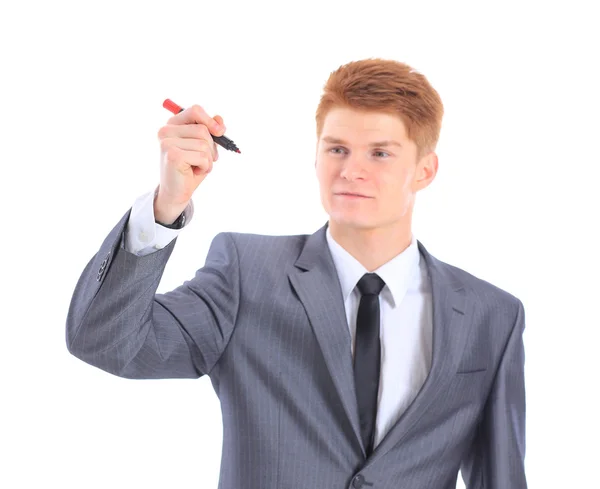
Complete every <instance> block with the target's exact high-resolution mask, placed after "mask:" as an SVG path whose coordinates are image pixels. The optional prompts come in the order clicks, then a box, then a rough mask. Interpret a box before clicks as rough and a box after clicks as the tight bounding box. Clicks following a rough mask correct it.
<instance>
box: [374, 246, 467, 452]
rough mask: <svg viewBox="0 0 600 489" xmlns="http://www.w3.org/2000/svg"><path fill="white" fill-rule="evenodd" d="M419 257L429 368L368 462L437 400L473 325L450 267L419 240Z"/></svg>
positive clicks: (399, 437)
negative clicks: (426, 282)
mask: <svg viewBox="0 0 600 489" xmlns="http://www.w3.org/2000/svg"><path fill="white" fill-rule="evenodd" d="M417 242H418V246H419V252H420V253H421V257H422V258H423V259H425V263H426V265H427V270H428V273H429V279H430V282H431V293H432V307H433V311H432V318H433V345H432V348H433V351H432V361H431V369H430V371H429V375H428V376H427V378H426V379H425V383H424V384H423V387H422V388H421V390H420V391H419V393H418V394H417V396H416V397H415V399H414V400H413V402H412V403H411V404H410V405H409V406H408V408H407V409H406V410H405V411H404V413H402V415H401V416H400V418H399V419H398V421H397V422H396V423H395V425H394V426H393V427H392V428H391V429H390V430H389V432H388V433H387V434H386V436H385V437H384V438H383V440H381V443H380V444H379V445H378V446H377V447H376V448H375V450H374V452H373V454H372V455H371V457H370V458H369V461H368V464H371V463H372V462H373V461H374V460H376V459H377V458H379V457H381V456H383V455H384V454H385V453H387V452H388V451H389V450H390V449H391V448H393V447H394V446H395V445H397V444H398V443H400V442H401V441H402V439H403V438H404V437H405V436H406V435H407V434H408V433H409V431H410V429H411V428H412V427H413V426H414V425H415V424H416V423H417V421H418V420H419V419H420V418H421V416H423V414H424V413H425V412H426V411H427V409H428V407H429V406H430V405H431V403H432V402H433V401H434V400H436V399H438V400H439V396H440V395H441V394H442V393H443V392H444V390H445V388H446V387H447V386H448V385H449V383H450V381H451V379H452V377H453V376H454V375H455V373H456V370H457V368H458V365H459V362H460V359H461V356H462V353H463V351H464V345H465V342H466V340H467V338H468V336H469V332H470V330H471V328H472V327H473V308H474V303H473V301H472V299H471V297H470V296H469V295H467V293H466V289H465V288H464V286H463V284H462V283H461V282H459V281H458V280H457V279H456V278H455V276H454V275H453V274H452V272H451V269H450V268H449V267H448V266H447V265H446V264H444V263H442V262H440V261H439V260H437V259H436V258H435V257H433V256H432V255H430V254H429V252H428V251H427V249H426V248H425V247H424V246H423V244H422V243H421V242H420V241H417Z"/></svg>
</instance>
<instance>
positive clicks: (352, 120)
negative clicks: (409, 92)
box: [315, 108, 437, 230]
mask: <svg viewBox="0 0 600 489" xmlns="http://www.w3.org/2000/svg"><path fill="white" fill-rule="evenodd" d="M335 140H339V141H335ZM384 141H387V142H388V143H387V144H379V143H382V142H384ZM394 142H397V143H399V144H400V146H398V145H396V144H394ZM375 143H378V144H375ZM416 158H417V147H416V145H415V143H414V142H412V141H410V140H409V139H408V138H407V137H406V130H405V127H404V124H403V122H402V121H401V119H400V118H399V117H396V116H393V115H389V114H384V113H380V112H364V111H356V110H353V109H347V108H336V109H332V110H331V111H330V112H329V113H328V114H327V116H326V117H325V120H324V123H323V130H322V132H321V136H320V138H319V141H318V143H317V154H316V163H315V165H316V172H317V178H318V180H319V186H320V193H321V203H322V204H323V207H324V208H325V211H326V212H327V214H329V217H330V224H331V225H335V226H337V227H338V228H339V227H340V226H341V227H346V228H355V229H356V230H358V229H362V230H367V229H375V228H384V227H394V226H396V225H398V226H406V225H407V221H408V227H410V218H411V216H412V207H413V204H414V197H415V195H416V192H417V191H419V190H421V189H422V188H424V187H426V186H427V185H429V183H430V182H431V181H432V180H433V178H434V177H435V173H436V171H437V157H436V156H435V154H434V153H430V154H429V155H427V156H425V157H424V158H422V159H421V161H419V164H418V165H417V161H416ZM344 192H350V193H357V194H361V195H363V196H364V197H351V196H348V195H342V194H343V193H344Z"/></svg>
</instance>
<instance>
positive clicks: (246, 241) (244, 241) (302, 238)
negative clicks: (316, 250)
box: [217, 231, 310, 257]
mask: <svg viewBox="0 0 600 489" xmlns="http://www.w3.org/2000/svg"><path fill="white" fill-rule="evenodd" d="M219 235H223V236H227V237H228V238H229V239H231V240H232V241H233V243H234V244H235V246H236V248H237V249H238V250H239V251H240V252H241V251H242V250H243V251H244V254H245V253H246V252H251V253H252V254H253V255H254V256H255V257H256V256H257V255H263V256H267V257H268V256H273V255H272V254H273V253H277V254H278V255H282V254H284V255H290V256H295V257H297V256H298V254H299V253H300V251H301V250H302V248H303V247H304V245H305V243H306V240H307V239H308V238H309V236H310V235H309V234H291V235H269V234H258V233H241V232H235V231H223V232H220V233H219V234H217V236H219Z"/></svg>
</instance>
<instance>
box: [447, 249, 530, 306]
mask: <svg viewBox="0 0 600 489" xmlns="http://www.w3.org/2000/svg"><path fill="white" fill-rule="evenodd" d="M438 262H439V263H442V264H443V266H444V267H445V268H446V269H447V271H448V273H449V274H451V275H452V276H453V277H454V279H455V280H456V281H458V282H460V283H462V284H463V285H464V286H465V287H467V288H468V289H469V290H470V291H471V292H472V293H473V294H475V296H476V297H477V299H478V300H479V301H480V302H481V303H484V304H488V305H491V306H496V307H499V308H501V309H503V310H513V309H517V308H519V307H523V303H522V302H521V300H520V299H519V298H518V297H517V296H516V295H514V294H513V293H511V292H509V291H508V290H506V289H503V288H501V287H500V286H498V285H496V284H493V283H491V282H490V281H488V280H486V279H484V278H481V277H478V276H476V275H475V274H473V273H471V272H468V271H466V270H464V269H462V268H460V267H458V266H456V265H451V264H449V263H446V262H442V261H441V260H438Z"/></svg>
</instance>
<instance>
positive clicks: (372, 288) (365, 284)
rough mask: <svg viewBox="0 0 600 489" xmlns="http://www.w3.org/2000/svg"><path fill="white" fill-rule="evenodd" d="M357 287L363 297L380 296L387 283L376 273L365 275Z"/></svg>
mask: <svg viewBox="0 0 600 489" xmlns="http://www.w3.org/2000/svg"><path fill="white" fill-rule="evenodd" d="M357 286H358V290H359V291H360V293H361V294H362V295H379V293H380V292H381V289H383V287H384V286H385V282H384V281H383V279H382V278H381V277H380V276H379V275H377V274H376V273H365V274H364V275H363V276H362V278H361V279H360V280H359V281H358V284H357Z"/></svg>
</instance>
